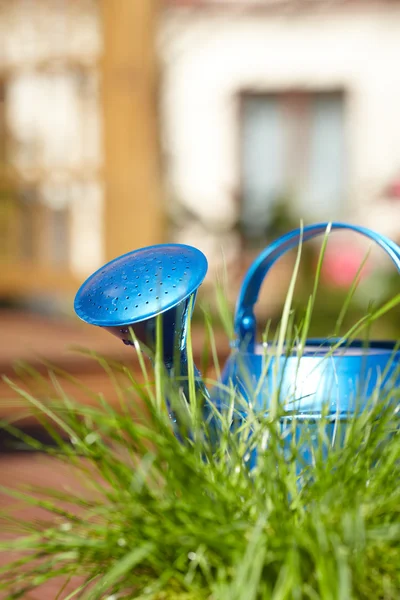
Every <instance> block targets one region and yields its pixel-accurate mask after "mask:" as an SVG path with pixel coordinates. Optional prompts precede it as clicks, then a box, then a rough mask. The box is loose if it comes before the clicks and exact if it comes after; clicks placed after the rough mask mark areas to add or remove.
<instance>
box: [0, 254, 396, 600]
mask: <svg viewBox="0 0 400 600" xmlns="http://www.w3.org/2000/svg"><path fill="white" fill-rule="evenodd" d="M300 252H301V249H299V255H298V257H299V260H300ZM318 276H319V272H317V280H318ZM294 279H295V275H294ZM294 279H293V281H294ZM317 291H318V285H317V282H316V285H315V288H314V290H313V293H312V295H311V296H310V299H309V302H308V304H307V306H306V308H305V311H304V314H303V315H300V316H299V318H295V315H294V314H293V311H292V309H291V304H292V295H293V285H292V286H291V287H290V290H289V293H288V300H287V302H286V304H285V307H284V311H283V317H282V321H281V327H280V328H278V331H277V333H276V336H275V339H274V340H272V342H271V343H272V345H273V346H274V345H275V348H277V349H278V350H279V351H281V350H283V349H284V348H285V347H286V346H287V345H293V344H296V347H297V346H298V345H299V343H303V344H304V340H305V339H306V337H307V332H308V330H309V327H310V323H311V321H312V312H313V306H314V301H315V297H316V294H317ZM353 292H354V290H353V289H352V290H351V291H350V293H349V294H350V296H349V298H348V301H346V306H347V305H348V304H349V301H350V300H351V294H352V293H353ZM219 294H220V297H219V303H220V305H221V306H222V307H223V308H222V310H223V311H224V315H223V318H222V321H223V322H225V323H227V328H228V330H229V331H231V324H230V322H229V319H230V317H229V316H228V314H227V313H226V307H225V306H224V302H223V295H222V296H221V292H219ZM399 304H400V297H399V296H397V297H395V298H393V299H392V300H390V301H389V302H388V303H386V304H385V305H384V306H383V307H380V308H379V309H377V310H376V311H375V312H374V313H371V314H368V315H365V317H364V318H363V319H362V320H361V321H360V322H358V323H355V324H354V326H353V327H352V329H351V331H349V332H348V337H349V338H350V337H352V336H354V335H356V334H357V335H361V334H362V333H363V332H366V334H365V335H367V334H368V329H369V327H370V325H371V323H373V322H374V321H375V320H376V319H377V318H379V317H381V316H382V315H383V314H385V313H386V312H387V311H388V310H391V309H393V308H395V307H396V306H398V305H399ZM341 318H343V313H342V314H341ZM205 321H206V326H207V331H208V335H209V342H210V344H209V346H210V351H209V354H210V357H211V358H212V360H214V361H216V351H215V343H214V341H213V338H212V330H213V327H212V323H211V321H210V316H209V315H208V314H207V315H206V318H205ZM189 342H190V331H189ZM161 345H162V342H161V340H160V339H159V343H158V344H157V351H156V357H155V361H154V364H155V367H154V372H153V371H150V372H149V371H148V370H147V371H146V369H147V367H146V362H145V361H144V359H143V356H142V351H141V348H140V345H139V344H136V349H137V351H138V357H139V362H140V364H141V366H142V370H143V374H142V377H141V378H140V381H139V379H138V378H137V377H135V375H134V374H133V373H132V372H130V371H129V370H128V369H127V368H126V367H124V366H123V365H120V364H117V363H113V362H111V361H107V360H106V359H105V358H104V357H100V356H95V355H93V359H94V360H98V361H99V362H100V363H101V364H102V366H103V367H104V368H105V369H106V371H107V373H108V375H109V376H110V377H111V378H112V380H113V381H114V383H115V387H116V390H117V391H118V396H119V400H120V406H119V408H118V410H117V409H115V408H112V407H111V406H110V405H109V404H108V403H107V401H106V399H104V398H103V396H102V395H101V394H93V395H92V397H93V399H94V400H96V402H95V405H94V406H82V405H78V404H77V403H76V402H74V400H73V399H72V398H70V397H68V396H67V395H66V393H65V392H64V391H63V380H64V378H68V379H69V380H70V381H71V380H72V378H71V376H69V375H68V374H63V373H61V372H60V371H57V370H55V369H53V370H51V369H50V374H51V377H50V380H51V386H50V387H49V389H48V391H47V392H46V394H45V397H43V398H41V399H39V398H37V397H36V396H35V395H31V394H30V393H29V392H27V391H26V387H24V388H22V387H19V386H18V385H16V384H15V383H13V382H12V381H9V384H10V386H11V388H12V389H13V390H14V392H15V393H16V394H19V395H20V396H21V397H22V399H23V400H24V401H25V402H26V403H27V404H28V405H30V407H31V410H32V412H33V413H34V414H35V415H36V416H37V417H38V418H39V419H41V420H42V422H43V425H44V426H45V427H46V428H47V430H48V431H49V433H50V434H51V436H52V437H53V439H54V441H55V445H54V446H52V447H49V446H45V445H43V444H40V443H39V442H37V441H36V440H34V439H31V438H29V436H27V435H26V434H24V433H22V432H21V431H19V430H18V428H16V427H15V426H13V425H12V423H10V422H3V423H2V427H3V428H4V429H6V430H8V431H9V432H11V433H12V434H13V435H14V436H16V437H18V438H19V439H21V440H23V441H24V442H26V443H28V444H30V445H31V446H32V448H35V449H38V450H42V451H44V452H47V453H48V454H50V455H51V456H52V457H53V459H54V461H56V463H57V461H59V462H60V464H61V463H62V464H63V465H65V464H67V465H70V466H71V469H73V470H74V472H76V473H79V474H80V481H81V483H82V484H84V486H81V488H80V490H79V491H77V490H76V489H75V490H73V491H69V490H68V489H62V490H60V489H59V488H55V489H40V488H35V489H32V490H12V489H2V490H1V491H2V492H3V493H6V494H9V495H11V496H12V497H14V498H15V499H16V500H18V501H21V502H24V503H28V504H30V505H33V506H37V507H41V508H42V509H45V511H46V512H47V513H48V518H47V519H45V518H43V519H42V520H36V521H34V522H30V521H25V520H23V519H21V518H17V517H15V516H14V517H13V514H12V510H11V511H8V512H7V513H6V512H4V513H3V514H2V515H0V524H1V528H2V531H3V532H7V533H11V534H12V535H13V536H14V538H13V539H12V540H11V541H3V542H1V543H0V550H3V551H4V552H10V550H13V551H16V552H18V553H19V554H18V557H17V559H15V561H14V562H13V563H10V564H8V565H7V566H6V567H4V568H2V570H1V572H0V590H3V591H4V593H5V597H6V598H8V599H12V598H24V597H25V596H26V594H27V593H28V592H29V591H30V590H33V589H36V588H37V587H38V586H40V585H41V584H43V583H44V582H46V581H47V580H49V579H51V578H53V577H55V576H59V575H63V576H65V581H66V582H67V581H68V580H69V579H70V578H72V577H75V576H77V577H81V578H82V583H81V585H80V587H79V588H77V589H76V591H75V593H73V594H70V595H66V594H65V593H64V592H63V590H62V589H60V593H59V595H58V598H60V599H64V600H66V599H67V598H81V599H83V600H100V599H107V598H108V599H109V600H116V599H122V598H125V599H130V598H140V599H143V600H144V599H146V600H150V599H152V600H206V599H208V600H211V599H212V600H302V599H310V600H316V599H319V598H320V599H323V600H348V599H349V600H350V599H353V598H354V599H355V598H357V599H370V600H381V599H382V600H398V598H400V486H399V482H400V433H399V429H398V406H399V404H400V396H399V388H398V387H396V386H392V387H391V388H390V389H388V390H387V391H385V392H384V393H383V392H379V393H376V394H373V395H372V398H371V402H370V405H369V406H368V408H367V409H366V410H365V411H364V412H363V413H362V414H360V415H358V416H357V418H353V419H350V420H349V422H348V423H347V429H346V431H344V430H342V429H341V425H340V424H339V425H338V429H337V431H336V436H335V440H334V441H333V442H331V441H330V439H328V438H327V436H326V428H325V426H326V424H327V419H326V417H324V415H323V416H322V418H321V420H320V421H319V422H318V423H317V424H316V426H314V427H311V426H310V427H309V428H307V427H304V428H303V435H302V436H301V437H300V439H295V438H293V439H292V441H291V442H290V443H287V436H288V433H290V432H291V429H290V427H294V425H295V421H292V424H291V425H290V426H289V430H288V429H284V428H282V426H281V418H282V407H281V405H280V403H279V402H278V396H277V398H276V399H275V400H276V402H275V403H274V405H273V406H274V410H273V411H270V413H269V414H267V415H259V414H258V415H256V414H254V413H252V411H251V409H250V410H249V412H248V416H247V418H246V419H245V420H244V421H243V422H242V423H241V424H240V426H239V427H236V428H233V427H232V422H233V421H234V419H235V410H236V408H237V407H238V406H239V407H240V405H241V399H240V398H239V397H237V396H236V395H235V391H234V390H231V400H232V402H231V405H230V406H228V407H227V408H226V410H225V411H224V412H223V413H222V414H219V415H215V419H216V420H217V422H218V430H219V437H218V443H215V429H214V426H213V424H212V425H211V426H210V427H209V426H207V424H206V423H205V422H204V420H203V419H201V418H199V416H200V415H201V413H200V410H201V409H202V407H201V403H200V402H199V400H200V399H199V398H196V396H195V386H194V380H193V377H194V373H193V371H192V370H190V371H189V379H190V382H189V388H188V389H189V395H190V400H191V402H187V400H186V399H185V398H182V396H181V395H180V394H179V393H178V392H177V391H176V389H175V388H174V385H173V384H174V382H171V381H169V380H168V379H167V378H166V376H165V373H164V371H163V368H162V365H161V362H160V357H161ZM189 354H190V353H189ZM299 357H300V354H299ZM205 362H207V361H206V360H205ZM217 366H218V365H217ZM29 374H30V376H31V377H33V378H35V377H39V375H36V374H34V373H32V371H29ZM153 381H154V383H153ZM42 383H43V382H42ZM76 385H77V386H79V385H80V383H79V382H78V381H77V382H76ZM377 392H378V390H377ZM88 393H90V391H88ZM167 395H168V397H169V399H170V400H171V402H172V404H173V408H174V410H175V412H176V414H177V415H178V419H179V423H180V425H181V437H182V438H183V439H181V440H180V441H179V440H178V439H177V437H176V436H175V435H174V431H173V428H172V426H171V421H170V419H169V417H168V413H167V410H166V407H165V402H164V400H165V396H167ZM139 406H141V407H142V409H140V408H138V407H139ZM210 410H212V407H210ZM214 424H215V421H214ZM185 431H186V432H188V433H187V434H186V435H185V434H184V432H185ZM311 435H312V436H314V444H315V450H314V452H313V457H312V463H311V464H307V463H305V462H303V461H302V455H301V450H302V448H303V447H304V445H305V444H306V445H307V444H310V443H311V442H310V436H311ZM339 440H342V441H343V443H342V444H339ZM252 452H257V455H258V461H257V466H256V468H255V469H253V470H250V469H249V468H248V467H247V466H246V464H247V462H248V457H249V456H250V455H251V453H252ZM54 468H55V473H56V466H55V467H54ZM15 536H16V537H15Z"/></svg>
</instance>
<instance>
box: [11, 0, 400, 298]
mask: <svg viewBox="0 0 400 600" xmlns="http://www.w3.org/2000/svg"><path fill="white" fill-rule="evenodd" d="M115 7H116V4H115V3H114V2H112V0H80V1H79V2H77V1H71V0H58V1H52V0H35V1H30V0H12V1H11V0H0V50H1V51H0V194H1V198H0V261H1V275H0V296H1V297H7V296H19V295H28V296H29V295H30V294H32V293H38V292H40V291H42V290H43V291H44V292H45V293H49V292H51V291H54V290H56V291H58V292H60V293H61V294H68V295H69V296H68V297H69V298H70V297H71V294H73V292H74V291H75V290H76V288H77V286H78V285H79V283H80V282H81V281H82V280H83V279H84V278H85V277H86V276H87V275H88V274H89V273H90V272H92V271H93V270H94V269H95V268H97V267H99V266H100V265H101V264H102V263H103V261H105V260H108V259H111V258H112V257H114V256H116V255H118V254H121V253H123V252H126V251H128V250H130V249H132V248H134V247H138V246H142V245H147V244H152V243H157V242H161V241H163V240H165V239H166V238H167V239H169V240H170V239H171V238H173V239H175V240H176V241H182V242H187V243H191V244H194V245H197V246H198V247H200V248H201V249H203V250H204V251H205V252H206V254H207V256H208V257H209V259H210V264H211V266H213V265H214V264H215V265H218V264H219V263H220V261H221V259H222V257H223V260H224V261H226V262H227V263H228V265H229V264H234V263H235V262H236V261H237V260H238V258H241V259H242V258H243V256H245V254H244V252H243V248H244V247H245V248H251V247H252V245H254V243H255V244H256V245H257V244H258V245H260V244H262V241H263V239H264V238H265V236H266V235H267V234H268V235H271V234H272V235H273V233H274V230H273V227H274V222H275V221H274V219H276V212H277V210H278V212H279V207H280V206H284V209H285V211H286V213H285V215H286V218H290V219H291V220H292V221H293V222H294V223H295V224H297V223H298V222H299V219H300V218H301V217H302V218H304V219H305V221H306V222H308V221H316V220H320V219H348V220H352V221H357V222H359V223H362V224H365V225H369V226H372V227H375V228H376V229H378V230H380V231H382V232H384V233H386V234H388V235H390V236H392V237H393V238H395V239H398V238H399V236H400V202H399V199H398V196H399V194H398V192H397V190H398V180H399V177H400V117H399V115H398V107H399V106H400V70H399V68H398V63H399V57H400V36H399V31H400V5H398V4H397V3H393V2H389V1H387V2H386V1H381V2H376V3H373V2H368V1H362V0H360V1H356V0H354V1H349V2H344V1H343V2H341V1H339V0H332V1H330V2H322V1H319V0H315V1H313V0H310V1H306V0H296V1H294V0H293V1H291V0H286V1H283V0H258V1H257V0H246V1H245V0H243V1H242V2H240V1H238V0H236V1H235V0H213V1H212V0H162V1H161V0H134V1H132V0H118V9H117V10H116V9H115ZM160 150H161V152H160ZM160 155H161V156H160ZM165 213H166V215H167V218H168V219H169V226H168V221H167V220H166V219H165V218H164V214H165ZM271 228H272V230H271ZM250 254H251V253H250ZM244 267H245V265H244Z"/></svg>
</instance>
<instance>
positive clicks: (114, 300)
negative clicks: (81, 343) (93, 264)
mask: <svg viewBox="0 0 400 600" xmlns="http://www.w3.org/2000/svg"><path fill="white" fill-rule="evenodd" d="M207 267H208V265H207V259H206V257H205V256H204V254H203V253H202V252H200V250H197V248H193V247H192V246H186V245H183V244H160V245H157V246H149V247H148V248H140V249H138V250H134V251H133V252H129V253H128V254H124V255H123V256H120V257H118V258H116V259H114V260H112V261H111V262H109V263H108V264H106V265H104V266H103V267H102V268H101V269H99V270H98V271H96V272H95V273H94V274H93V275H91V276H90V277H89V278H88V279H87V280H86V281H85V282H84V284H83V285H82V286H81V287H80V289H79V290H78V293H77V294H76V298H75V311H76V313H77V315H78V316H79V317H80V318H81V319H82V320H83V321H86V322H87V323H91V324H92V325H98V326H100V327H118V326H122V325H126V324H134V323H138V322H139V321H144V320H146V319H149V318H152V317H154V316H155V315H157V314H161V313H163V312H165V311H167V310H169V309H171V308H172V307H174V306H176V305H177V304H179V303H180V302H182V301H183V300H185V299H186V298H187V297H188V296H190V295H191V294H192V293H193V292H195V291H197V289H198V287H199V286H200V284H201V283H202V281H203V279H204V277H205V275H206V273H207Z"/></svg>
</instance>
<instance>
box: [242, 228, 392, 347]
mask: <svg viewBox="0 0 400 600" xmlns="http://www.w3.org/2000/svg"><path fill="white" fill-rule="evenodd" d="M340 229H347V230H350V231H355V232H357V233H361V234H362V235H365V236H366V237H368V238H370V239H371V240H373V241H374V242H376V243H377V244H378V245H379V246H380V247H381V248H383V250H385V251H386V253H387V254H388V255H389V256H390V258H391V259H392V261H393V262H394V264H395V265H396V267H397V269H398V270H399V271H400V246H398V245H397V244H396V243H395V242H393V241H392V240H390V239H389V238H387V237H385V236H384V235H381V234H380V233H377V232H376V231H372V230H371V229H367V228H366V227H361V226H358V225H349V224H347V223H318V224H316V225H308V226H307V227H304V228H303V229H295V230H293V231H290V232H289V233H287V234H285V235H284V236H282V237H280V238H278V239H277V240H275V241H274V242H272V244H270V245H269V246H267V248H265V250H263V252H261V254H260V255H259V256H258V257H257V258H256V260H255V261H254V262H253V264H252V265H251V267H250V269H249V271H248V272H247V275H246V277H245V279H244V281H243V284H242V287H241V290H240V293H239V299H238V302H237V305H236V313H235V332H236V335H237V338H238V340H237V341H238V343H239V344H240V345H242V344H243V343H244V344H245V345H246V350H247V351H248V352H252V351H253V350H254V344H255V338H256V329H257V324H256V319H255V316H254V305H255V304H256V302H257V299H258V294H259V292H260V288H261V285H262V283H263V281H264V278H265V276H266V275H267V273H268V271H269V270H270V268H271V267H272V265H273V264H274V263H275V262H276V261H277V260H278V258H279V257H280V256H282V254H284V253H285V252H287V251H288V250H291V249H292V248H295V247H296V246H297V245H298V244H299V242H300V240H301V239H302V241H303V242H306V241H307V240H310V239H311V238H313V237H316V236H318V235H321V234H324V233H328V232H330V231H334V230H340ZM242 348H243V345H242Z"/></svg>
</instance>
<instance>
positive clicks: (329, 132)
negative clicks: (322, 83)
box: [299, 94, 345, 219]
mask: <svg viewBox="0 0 400 600" xmlns="http://www.w3.org/2000/svg"><path fill="white" fill-rule="evenodd" d="M310 113H311V114H310V117H311V119H310V121H311V123H310V125H311V130H310V147H309V164H308V172H307V176H306V178H305V186H304V189H303V192H302V193H301V194H300V197H299V208H300V210H301V212H302V216H304V217H307V216H310V217H311V216H312V217H313V219H315V218H317V219H325V218H326V219H334V218H338V217H339V216H340V212H341V207H342V205H343V200H344V193H345V147H344V146H345V132H344V103H343V95H342V94H315V95H314V96H313V97H312V98H311V99H310Z"/></svg>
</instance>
